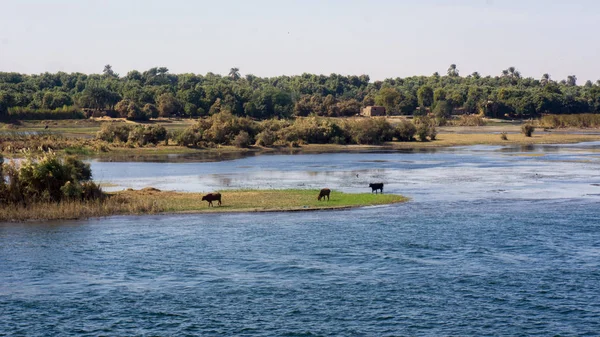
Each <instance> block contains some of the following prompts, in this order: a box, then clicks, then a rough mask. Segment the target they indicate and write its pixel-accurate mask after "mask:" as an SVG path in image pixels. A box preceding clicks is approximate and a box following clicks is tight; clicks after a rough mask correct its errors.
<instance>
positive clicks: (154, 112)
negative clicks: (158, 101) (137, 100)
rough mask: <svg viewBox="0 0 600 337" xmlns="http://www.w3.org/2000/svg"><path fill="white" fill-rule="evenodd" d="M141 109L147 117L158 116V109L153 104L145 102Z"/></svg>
mask: <svg viewBox="0 0 600 337" xmlns="http://www.w3.org/2000/svg"><path fill="white" fill-rule="evenodd" d="M142 111H143V112H144V113H145V114H146V116H148V118H157V117H158V116H159V112H158V109H157V108H156V106H155V105H154V104H150V103H146V104H145V105H144V107H143V108H142Z"/></svg>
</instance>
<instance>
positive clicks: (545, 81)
mask: <svg viewBox="0 0 600 337" xmlns="http://www.w3.org/2000/svg"><path fill="white" fill-rule="evenodd" d="M540 83H541V84H542V85H548V83H550V74H548V73H546V74H544V75H542V79H541V80H540Z"/></svg>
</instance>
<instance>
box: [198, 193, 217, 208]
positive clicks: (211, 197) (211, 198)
mask: <svg viewBox="0 0 600 337" xmlns="http://www.w3.org/2000/svg"><path fill="white" fill-rule="evenodd" d="M204 200H206V201H208V207H212V206H213V203H212V202H213V201H218V202H219V206H221V193H208V194H207V195H205V196H203V197H202V201H204Z"/></svg>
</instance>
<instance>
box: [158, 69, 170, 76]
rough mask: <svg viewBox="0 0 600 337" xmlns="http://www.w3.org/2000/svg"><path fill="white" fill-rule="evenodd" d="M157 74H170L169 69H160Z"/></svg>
mask: <svg viewBox="0 0 600 337" xmlns="http://www.w3.org/2000/svg"><path fill="white" fill-rule="evenodd" d="M156 72H157V73H158V75H166V74H167V73H168V72H169V69H168V68H167V67H160V68H158V69H157V71H156Z"/></svg>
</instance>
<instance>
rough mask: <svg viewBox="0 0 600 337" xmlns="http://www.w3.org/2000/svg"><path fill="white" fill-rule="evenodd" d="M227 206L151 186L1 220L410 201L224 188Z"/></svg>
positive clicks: (7, 210) (2, 211) (2, 212)
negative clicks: (324, 197)
mask: <svg viewBox="0 0 600 337" xmlns="http://www.w3.org/2000/svg"><path fill="white" fill-rule="evenodd" d="M221 193H222V195H223V199H222V201H223V204H222V206H220V207H219V206H217V203H216V202H215V203H214V204H215V207H208V204H207V202H205V201H204V202H203V201H201V199H202V194H198V193H178V192H162V191H158V190H154V189H151V188H147V189H143V190H139V191H133V190H128V191H123V192H117V193H113V194H110V197H109V198H107V199H106V200H104V201H89V202H62V203H60V204H56V203H37V204H33V205H30V206H28V207H23V206H2V207H0V222H5V221H35V220H60V219H82V218H90V217H102V216H110V215H126V214H127V215H141V214H158V213H217V212H275V211H308V210H319V209H321V210H323V209H340V208H350V207H359V206H368V205H383V204H393V203H399V202H405V201H407V200H408V199H407V198H405V197H403V196H400V195H394V194H383V195H382V194H378V195H376V194H370V193H360V194H348V193H342V192H337V191H332V193H331V200H330V201H317V195H318V191H316V190H238V191H222V192H221Z"/></svg>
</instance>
